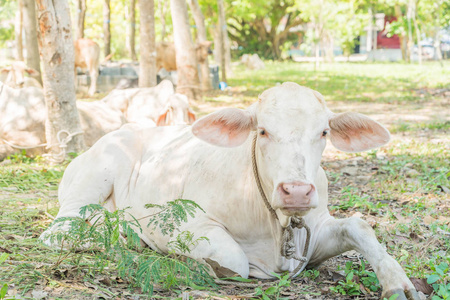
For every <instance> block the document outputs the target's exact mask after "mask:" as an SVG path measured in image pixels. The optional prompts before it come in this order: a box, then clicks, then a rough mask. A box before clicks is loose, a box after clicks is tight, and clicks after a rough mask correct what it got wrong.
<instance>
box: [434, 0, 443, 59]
mask: <svg viewBox="0 0 450 300" xmlns="http://www.w3.org/2000/svg"><path fill="white" fill-rule="evenodd" d="M435 7H436V18H434V20H435V23H434V31H435V34H434V43H433V46H434V51H435V54H434V59H435V60H438V61H439V63H440V64H441V67H443V66H444V65H443V63H442V52H441V36H440V32H439V31H440V29H441V28H440V24H441V14H440V12H441V1H440V0H439V1H437V2H436V3H435Z"/></svg>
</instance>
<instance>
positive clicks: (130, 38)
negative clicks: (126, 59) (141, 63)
mask: <svg viewBox="0 0 450 300" xmlns="http://www.w3.org/2000/svg"><path fill="white" fill-rule="evenodd" d="M127 17H128V18H127V19H128V31H127V38H126V43H127V48H128V53H129V54H130V57H131V60H132V61H137V56H136V46H135V44H136V0H130V5H129V6H128V16H127Z"/></svg>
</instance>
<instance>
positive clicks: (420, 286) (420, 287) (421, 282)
mask: <svg viewBox="0 0 450 300" xmlns="http://www.w3.org/2000/svg"><path fill="white" fill-rule="evenodd" d="M409 280H411V282H412V284H413V285H414V287H415V288H416V290H417V291H418V292H422V293H424V294H427V295H430V294H431V293H432V292H433V287H432V286H431V285H430V284H428V283H427V280H426V279H425V278H410V279H409Z"/></svg>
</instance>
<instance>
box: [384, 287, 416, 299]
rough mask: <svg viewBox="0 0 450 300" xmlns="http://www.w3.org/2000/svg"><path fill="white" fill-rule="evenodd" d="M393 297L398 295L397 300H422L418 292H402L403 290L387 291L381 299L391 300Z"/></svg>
mask: <svg viewBox="0 0 450 300" xmlns="http://www.w3.org/2000/svg"><path fill="white" fill-rule="evenodd" d="M393 295H398V297H397V298H395V300H420V297H419V294H418V293H417V291H416V290H413V289H412V290H405V291H404V290H401V289H395V290H390V291H386V292H384V293H383V295H382V296H381V299H390V298H391V297H392V296H393Z"/></svg>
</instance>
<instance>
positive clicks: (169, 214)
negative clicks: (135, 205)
mask: <svg viewBox="0 0 450 300" xmlns="http://www.w3.org/2000/svg"><path fill="white" fill-rule="evenodd" d="M145 208H157V209H159V210H160V211H159V212H157V213H156V214H155V215H152V217H151V219H150V221H149V222H148V225H147V226H153V227H154V228H155V227H158V228H159V229H160V230H161V233H162V234H163V235H169V236H173V233H174V231H175V229H176V228H178V227H179V226H180V225H181V223H182V222H187V220H188V216H190V217H192V218H193V217H194V216H195V211H196V210H197V209H199V210H201V211H203V212H205V211H204V210H203V209H202V208H201V207H200V206H199V205H198V204H197V203H195V202H194V201H192V200H186V199H176V200H172V201H169V202H167V203H166V204H165V205H158V204H146V205H145Z"/></svg>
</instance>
